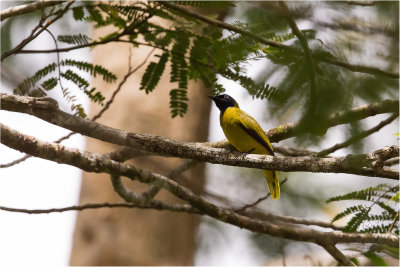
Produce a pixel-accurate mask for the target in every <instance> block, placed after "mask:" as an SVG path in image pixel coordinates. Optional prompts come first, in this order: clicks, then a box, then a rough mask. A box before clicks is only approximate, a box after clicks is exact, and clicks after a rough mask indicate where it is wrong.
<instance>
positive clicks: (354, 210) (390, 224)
mask: <svg viewBox="0 0 400 267" xmlns="http://www.w3.org/2000/svg"><path fill="white" fill-rule="evenodd" d="M398 191H399V186H398V185H394V186H391V185H387V184H379V185H377V186H372V187H368V188H366V189H363V190H358V191H354V192H351V193H348V194H345V195H340V196H336V197H332V198H330V199H328V200H327V202H328V203H329V202H335V201H344V200H358V201H359V200H361V201H364V202H365V203H368V205H366V204H362V205H361V204H353V205H352V206H350V207H348V208H346V209H345V210H344V211H342V212H340V213H338V214H337V215H336V216H335V217H334V218H333V219H332V222H334V221H337V220H339V219H342V218H344V217H346V216H348V215H351V214H352V217H351V219H350V220H349V221H348V222H347V224H346V226H345V228H344V231H345V232H361V233H387V232H388V231H389V230H390V232H392V233H394V234H397V235H398V234H399V223H398V213H399V206H398V203H399V201H398V199H396V198H395V196H396V195H397V194H398ZM373 207H376V208H377V207H379V212H378V213H376V211H375V212H374V213H373V212H372V208H373Z"/></svg>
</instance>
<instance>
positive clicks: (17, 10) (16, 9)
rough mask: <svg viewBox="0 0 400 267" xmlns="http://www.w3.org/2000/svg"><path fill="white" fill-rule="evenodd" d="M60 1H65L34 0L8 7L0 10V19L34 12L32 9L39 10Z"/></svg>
mask: <svg viewBox="0 0 400 267" xmlns="http://www.w3.org/2000/svg"><path fill="white" fill-rule="evenodd" d="M62 2H65V1H51V0H40V1H36V2H33V3H30V4H26V5H19V6H13V7H9V8H7V9H4V10H2V11H1V12H0V17H1V21H3V20H5V19H7V18H9V17H14V16H18V15H22V14H26V13H30V12H34V11H37V10H41V9H43V8H46V7H50V6H55V5H58V4H61V3H62Z"/></svg>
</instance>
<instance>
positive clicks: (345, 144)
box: [315, 114, 399, 157]
mask: <svg viewBox="0 0 400 267" xmlns="http://www.w3.org/2000/svg"><path fill="white" fill-rule="evenodd" d="M398 116H399V115H398V114H392V115H391V116H390V117H389V118H387V119H386V120H384V121H381V122H380V123H379V124H378V125H376V126H375V127H372V128H371V129H369V130H366V131H363V132H361V133H359V134H357V135H356V136H353V137H351V138H349V139H347V140H346V141H344V142H342V143H338V144H336V145H334V146H332V147H329V148H327V149H324V150H322V151H320V152H318V153H316V154H315V155H316V156H317V157H324V156H326V155H328V154H330V153H333V152H335V151H337V150H339V149H342V148H345V147H348V146H349V145H351V144H353V143H355V142H357V141H359V140H361V139H363V138H365V137H367V136H368V135H371V134H373V133H375V132H378V131H379V130H380V129H382V128H383V127H384V126H386V125H388V124H390V123H391V122H392V121H394V120H395V119H396V118H397V117H398Z"/></svg>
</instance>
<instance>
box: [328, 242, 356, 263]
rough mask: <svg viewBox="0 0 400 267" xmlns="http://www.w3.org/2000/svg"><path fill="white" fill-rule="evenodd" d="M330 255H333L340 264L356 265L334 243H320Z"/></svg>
mask: <svg viewBox="0 0 400 267" xmlns="http://www.w3.org/2000/svg"><path fill="white" fill-rule="evenodd" d="M321 246H322V247H323V248H324V249H325V250H326V251H327V252H328V253H329V254H331V256H332V257H334V258H335V259H336V260H337V261H338V262H339V264H340V265H344V266H356V265H355V264H354V263H353V262H352V261H351V260H350V259H349V258H347V257H346V256H345V255H344V254H343V253H342V252H340V250H338V249H337V248H336V247H335V246H334V245H321Z"/></svg>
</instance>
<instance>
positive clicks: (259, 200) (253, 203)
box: [234, 178, 287, 213]
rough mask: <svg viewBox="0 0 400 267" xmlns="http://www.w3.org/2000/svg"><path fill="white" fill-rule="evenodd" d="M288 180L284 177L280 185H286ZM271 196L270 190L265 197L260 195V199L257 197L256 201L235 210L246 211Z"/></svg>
mask: <svg viewBox="0 0 400 267" xmlns="http://www.w3.org/2000/svg"><path fill="white" fill-rule="evenodd" d="M286 182H287V178H285V179H283V180H282V182H280V183H279V184H280V186H281V187H282V185H284V184H285V183H286ZM270 196H271V193H269V192H268V194H267V195H265V196H263V197H260V198H259V199H257V200H256V201H254V202H252V203H249V204H246V205H244V206H242V207H240V208H236V209H234V211H236V212H239V213H241V212H244V211H246V210H247V209H248V208H251V207H254V206H256V205H257V204H259V203H260V202H262V201H264V200H266V199H267V198H268V197H270Z"/></svg>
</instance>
